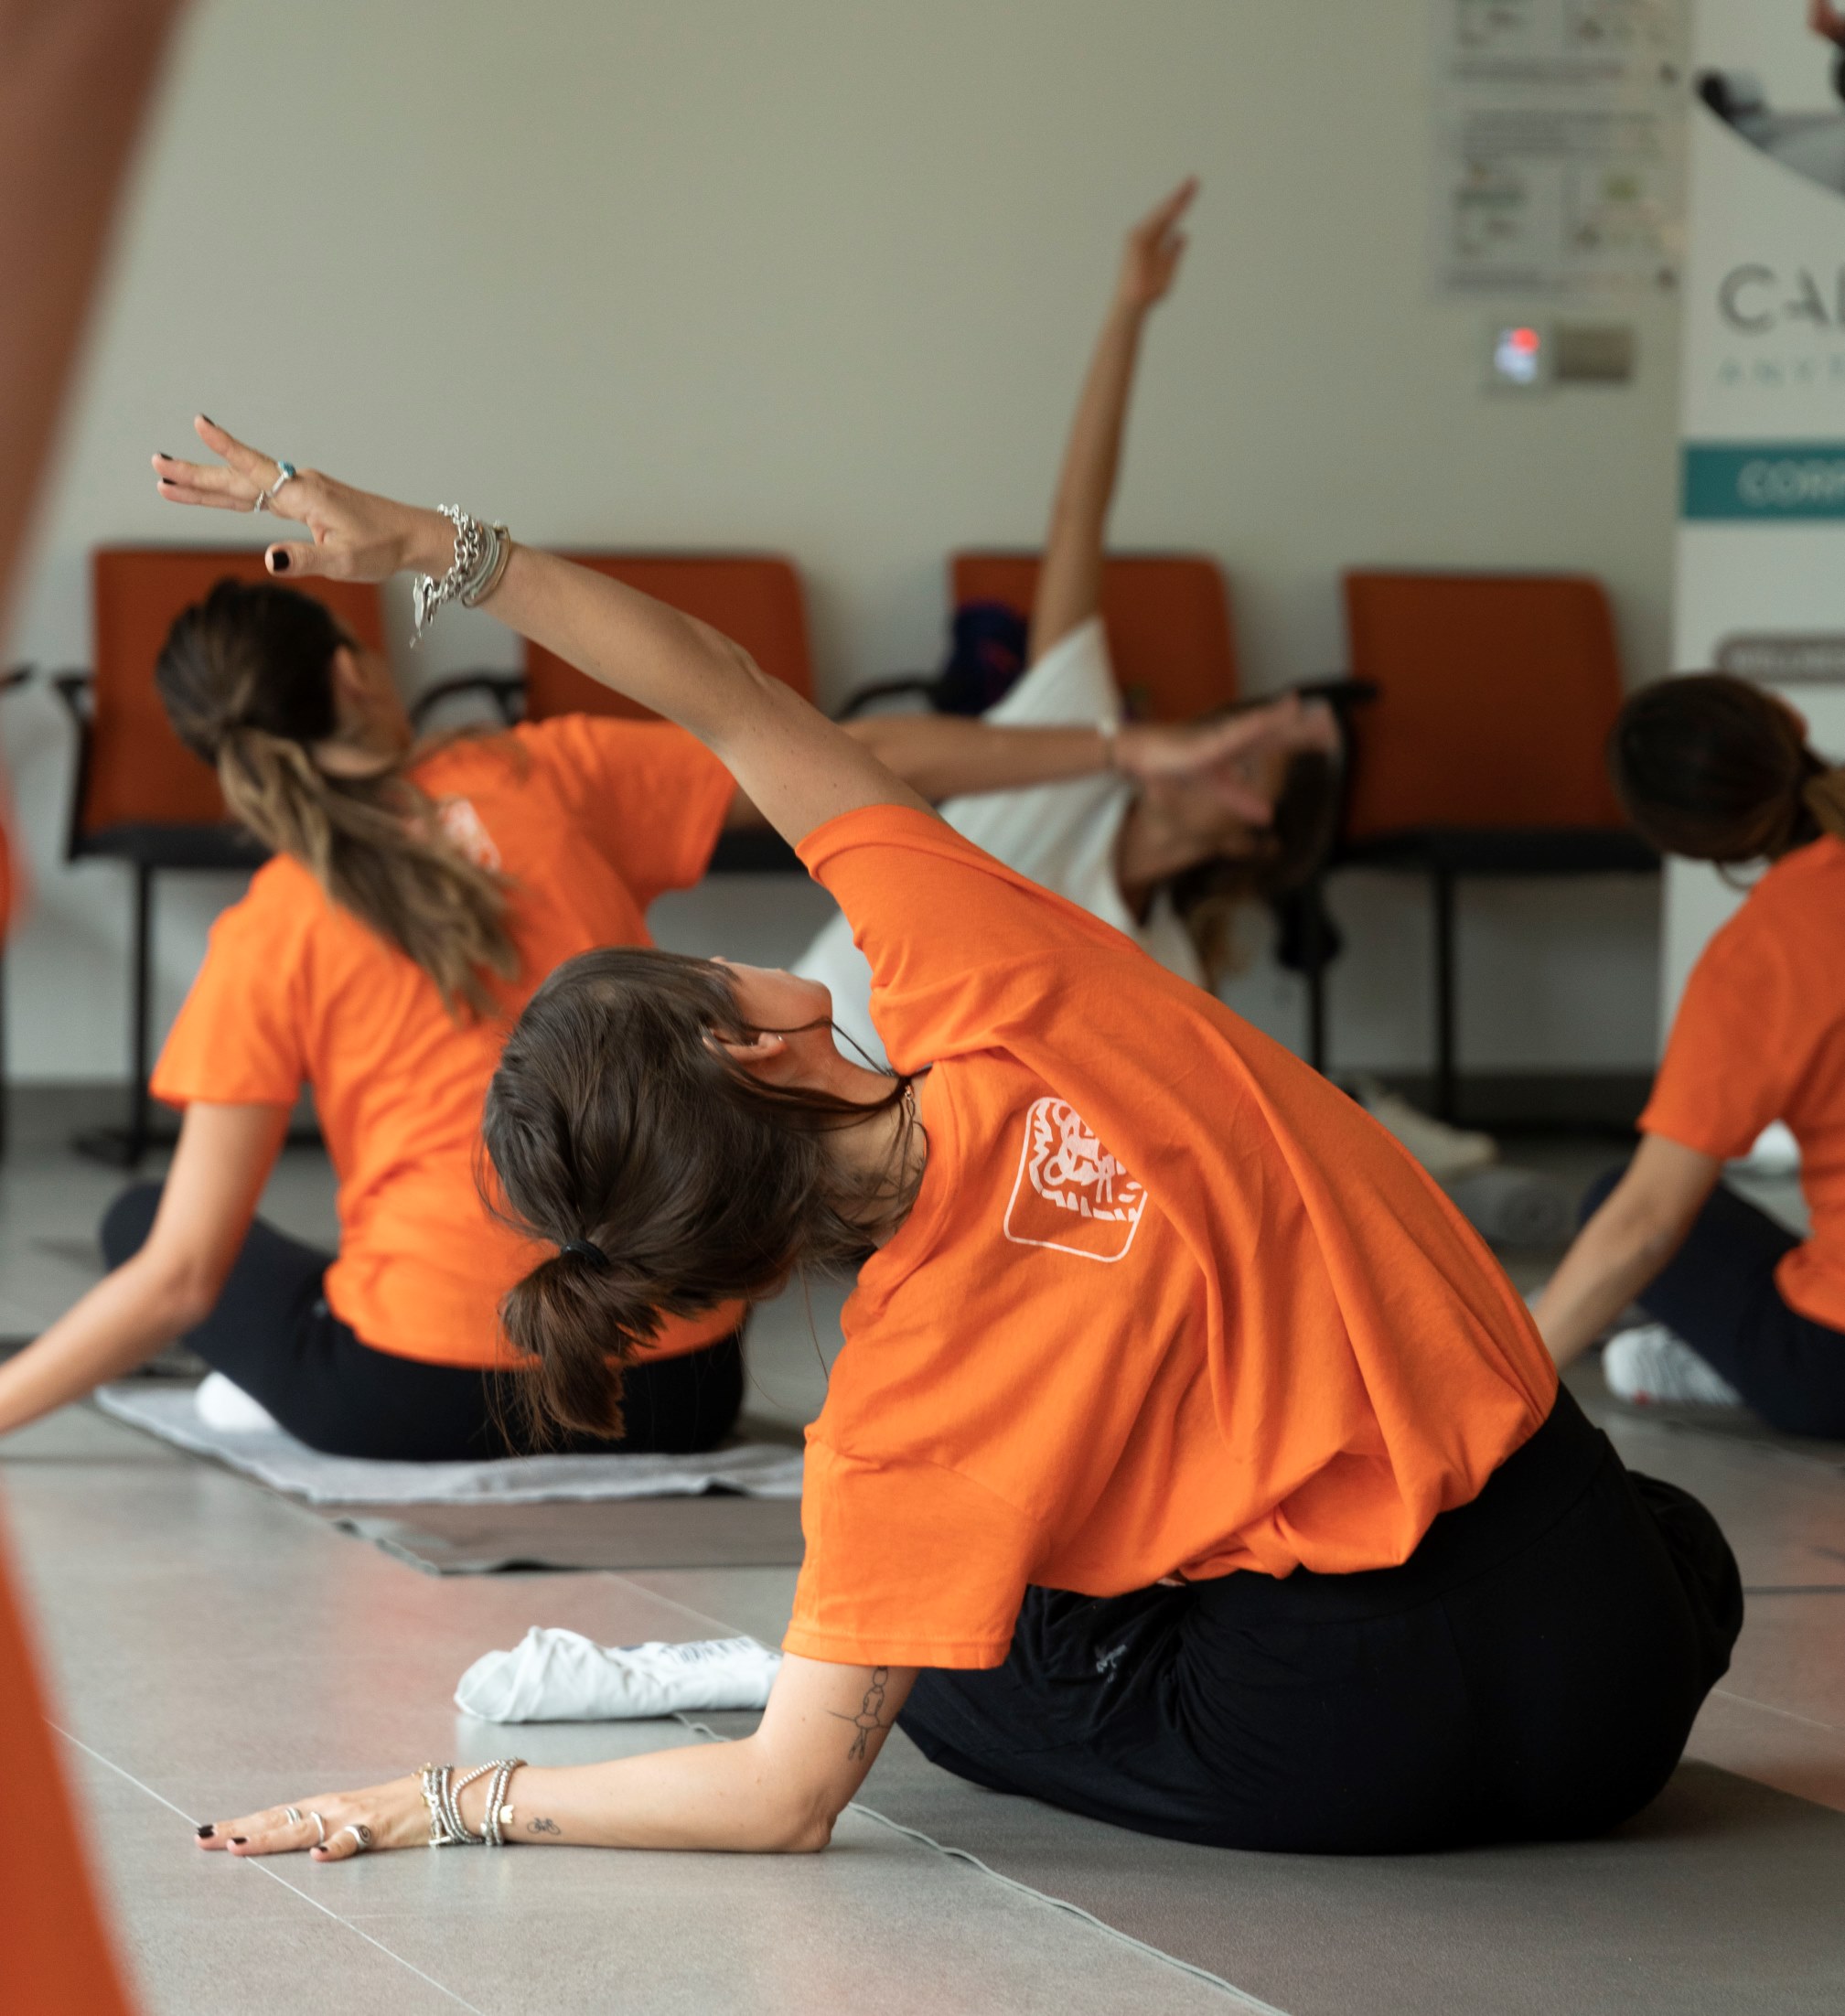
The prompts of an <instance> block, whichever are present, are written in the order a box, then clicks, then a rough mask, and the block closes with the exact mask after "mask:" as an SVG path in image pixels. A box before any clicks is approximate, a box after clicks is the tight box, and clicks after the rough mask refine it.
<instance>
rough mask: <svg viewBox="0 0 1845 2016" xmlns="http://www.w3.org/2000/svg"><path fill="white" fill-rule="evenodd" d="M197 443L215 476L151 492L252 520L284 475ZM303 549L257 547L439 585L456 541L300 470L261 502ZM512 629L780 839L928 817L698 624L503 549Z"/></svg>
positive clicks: (274, 564) (168, 479) (422, 520)
mask: <svg viewBox="0 0 1845 2016" xmlns="http://www.w3.org/2000/svg"><path fill="white" fill-rule="evenodd" d="M194 426H195V428H196V430H197V432H198V438H199V439H200V440H201V441H202V442H203V443H204V444H205V445H206V446H207V447H208V448H209V449H210V450H211V452H212V453H213V454H214V455H216V456H220V457H221V458H222V466H213V465H209V464H198V463H191V462H184V461H179V460H177V459H176V458H173V457H170V456H155V458H154V467H155V473H156V477H158V478H159V483H160V494H161V495H162V496H163V497H164V498H166V499H167V500H168V501H169V502H172V503H177V504H197V505H208V506H211V507H213V508H215V509H220V510H242V511H248V510H250V509H252V507H253V505H254V503H255V500H256V499H257V497H258V495H259V494H260V493H262V492H263V491H264V490H265V489H267V488H269V487H270V486H272V485H275V484H276V479H277V477H278V476H279V475H280V470H281V465H280V464H278V463H277V462H276V461H275V460H274V458H273V457H271V456H266V455H263V454H262V453H260V452H259V451H258V450H256V449H254V448H252V447H249V446H247V445H245V444H244V443H242V442H241V441H238V440H236V439H235V438H234V437H233V436H232V435H231V434H227V433H226V432H225V431H224V429H223V428H221V427H220V426H218V425H217V424H215V423H214V422H212V421H210V420H208V419H206V418H205V417H204V416H203V415H201V416H200V417H199V418H198V420H197V421H195V422H194ZM274 508H275V509H276V510H277V511H278V512H279V513H281V514H282V515H284V516H285V517H288V518H292V519H295V520H297V521H299V522H300V523H302V524H305V525H306V527H307V529H308V531H310V533H311V534H312V535H313V536H312V538H311V539H310V540H305V541H296V542H278V543H277V544H274V545H273V546H271V547H270V549H269V553H268V559H269V568H270V572H271V573H272V574H275V575H277V576H278V577H280V578H282V579H284V580H291V581H292V580H294V579H295V578H296V577H297V576H301V575H308V574H318V575H323V576H326V577H327V578H328V579H331V580H335V581H384V580H387V579H388V578H389V577H390V576H391V575H392V574H398V573H401V572H403V571H406V570H410V571H414V572H416V573H420V574H433V575H434V576H436V577H437V578H438V579H439V578H440V577H441V576H442V575H444V574H446V573H447V572H448V570H449V567H450V565H451V564H452V563H453V561H454V558H455V528H454V527H453V526H452V525H451V524H450V523H449V521H448V520H446V519H445V518H444V517H443V516H442V515H441V513H440V512H438V511H433V510H425V509H418V508H416V507H414V506H411V505H405V504H397V503H393V502H392V500H391V499H388V498H382V497H376V496H373V495H372V494H370V492H368V491H365V490H357V489H353V488H351V487H350V486H349V485H347V484H344V483H338V482H336V481H334V479H333V478H332V477H326V476H322V475H320V474H319V473H318V472H317V471H315V470H311V469H304V470H302V471H301V472H300V474H299V475H297V476H295V477H292V478H288V479H286V480H284V481H282V482H281V483H280V485H279V492H278V494H276V495H275V496H274ZM488 606H490V608H491V611H492V613H493V614H494V615H495V616H496V617H499V619H500V621H501V622H503V623H505V624H506V625H507V626H508V627H510V628H511V629H514V630H517V631H518V632H519V633H520V635H521V636H523V637H529V638H531V639H532V641H533V642H534V643H537V644H541V645H542V646H543V647H544V648H545V649H547V650H550V651H552V652H555V653H556V655H557V656H558V657H559V658H562V659H565V660H567V661H568V662H569V663H570V664H573V665H574V666H576V667H577V668H578V669H579V670H582V671H585V672H586V673H588V675H589V676H590V677H591V678H592V679H595V680H598V681H601V682H602V684H603V685H605V686H608V687H612V688H613V689H614V690H615V691H616V692H619V693H625V694H626V695H627V696H628V698H629V699H630V700H636V701H638V702H640V703H641V704H642V705H643V706H645V707H650V708H652V709H653V710H654V712H655V713H661V714H664V715H665V716H666V717H667V719H668V720H669V721H675V722H677V723H678V724H680V725H681V727H682V728H686V729H688V730H690V732H691V733H692V734H693V735H696V736H697V737H698V739H699V740H700V741H701V742H703V744H704V745H706V746H707V747H708V748H709V749H711V750H712V752H713V754H714V755H715V756H717V757H718V758H719V759H720V761H722V762H723V763H724V767H726V768H727V769H728V770H729V771H730V773H731V775H732V776H733V777H735V779H736V780H737V782H738V784H739V785H741V786H742V788H743V789H744V790H745V792H746V794H747V795H748V797H749V798H750V799H751V800H752V802H753V803H754V804H755V805H756V807H757V808H758V809H759V810H760V811H761V812H762V815H763V817H764V818H765V819H767V820H768V822H769V824H770V825H771V826H773V827H774V828H775V829H776V831H778V832H779V833H780V834H781V835H782V836H783V838H784V839H786V840H788V841H789V842H799V841H802V840H804V839H805V838H806V837H807V835H808V834H809V833H810V832H811V831H813V829H814V828H815V827H816V826H819V825H821V824H823V823H824V822H825V821H826V820H829V819H831V818H834V817H835V816H837V815H838V814H839V813H841V812H849V811H853V810H857V809H858V808H859V807H860V806H864V805H885V804H894V805H908V806H915V807H917V808H918V809H919V810H928V806H927V804H926V802H925V801H924V799H921V798H920V797H919V796H918V795H917V793H916V792H915V791H913V790H911V789H910V788H909V787H908V786H907V785H906V784H904V783H903V782H902V781H901V780H900V779H898V778H897V777H894V776H893V775H892V774H891V772H890V771H888V770H887V769H885V767H884V766H883V764H881V763H880V762H879V761H878V760H877V758H876V757H875V756H874V755H873V754H872V753H871V752H870V750H868V749H867V748H865V747H864V745H862V744H860V743H858V742H856V741H854V740H853V737H852V736H851V735H846V734H845V733H844V732H843V731H842V730H841V729H840V728H837V727H835V726H834V725H833V724H832V723H831V722H830V721H828V720H827V719H826V717H825V716H824V715H823V714H821V713H817V712H816V711H815V710H814V709H813V708H812V707H810V706H809V705H808V703H807V702H806V701H804V700H802V699H801V698H800V697H799V695H798V694H796V693H794V692H790V691H789V690H788V687H786V686H784V685H782V684H781V683H780V681H778V680H773V679H770V678H769V677H768V676H767V674H766V673H764V672H763V671H761V670H758V669H757V667H756V664H755V663H754V661H753V660H752V659H750V657H749V655H748V653H747V652H746V651H745V650H744V649H742V648H741V647H740V646H738V645H735V644H733V643H732V642H731V641H730V639H729V638H725V637H723V636H721V635H720V634H719V633H718V632H717V631H716V630H713V629H712V628H711V627H710V626H709V625H707V624H703V623H700V622H698V621H697V620H696V619H695V618H693V617H689V616H683V615H681V613H680V612H679V611H678V610H676V609H671V608H669V607H668V606H666V605H665V604H664V603H661V602H656V601H654V600H653V599H652V598H651V597H650V596H648V595H641V594H638V592H637V591H636V590H634V589H632V588H628V587H624V586H623V585H622V584H621V583H620V582H618V581H611V580H609V579H608V578H607V577H606V575H604V574H593V573H591V571H590V570H589V569H588V568H586V567H579V566H575V565H574V564H573V563H571V562H569V561H567V560H560V559H558V558H557V557H556V555H554V554H552V553H545V552H538V551H536V550H535V549H534V548H532V547H530V546H515V547H514V549H513V552H512V555H511V558H510V562H509V563H508V564H507V568H506V572H505V574H504V575H503V576H502V577H501V580H500V583H499V587H498V588H497V589H496V590H495V592H494V595H493V597H492V601H491V603H490V605H488Z"/></svg>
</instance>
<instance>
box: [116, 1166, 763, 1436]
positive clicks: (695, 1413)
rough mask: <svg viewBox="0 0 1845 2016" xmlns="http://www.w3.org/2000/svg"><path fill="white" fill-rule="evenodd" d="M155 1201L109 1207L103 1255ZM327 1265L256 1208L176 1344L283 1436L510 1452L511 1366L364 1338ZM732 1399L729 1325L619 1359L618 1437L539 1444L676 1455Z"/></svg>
mask: <svg viewBox="0 0 1845 2016" xmlns="http://www.w3.org/2000/svg"><path fill="white" fill-rule="evenodd" d="M159 1202H160V1186H159V1185H157V1184H152V1183H142V1184H136V1185H134V1188H133V1189H130V1190H126V1191H124V1192H123V1194H122V1196H119V1197H117V1198H116V1200H115V1202H114V1203H113V1205H111V1206H110V1207H109V1210H108V1212H107V1213H106V1215H105V1216H104V1217H103V1220H102V1257H103V1260H105V1261H106V1263H107V1264H108V1265H109V1266H111V1267H119V1266H121V1264H122V1262H123V1260H126V1259H128V1257H129V1256H130V1255H131V1254H132V1253H135V1252H138V1251H139V1250H140V1248H141V1246H142V1244H143V1243H144V1241H145V1239H146V1238H147V1234H148V1231H149V1229H150V1228H151V1227H152V1226H153V1223H154V1213H155V1210H156V1207H157V1206H158V1205H159ZM331 1264H332V1258H331V1256H330V1255H329V1254H327V1253H322V1252H319V1251H317V1250H316V1249H315V1248H313V1247H311V1246H304V1245H302V1244H301V1242H300V1241H299V1240H298V1239H289V1238H287V1237H286V1236H285V1235H284V1233H281V1232H278V1231H277V1230H276V1229H275V1228H274V1226H272V1225H266V1224H265V1223H264V1222H263V1220H262V1219H261V1218H258V1219H257V1220H256V1221H255V1223H254V1224H252V1227H251V1228H250V1234H249V1237H248V1238H247V1239H245V1240H244V1242H243V1250H242V1251H241V1253H240V1254H239V1255H238V1256H237V1260H236V1263H235V1265H234V1266H233V1267H232V1268H231V1273H230V1277H229V1279H228V1280H227V1281H225V1283H224V1288H223V1292H221V1293H220V1296H219V1298H218V1304H217V1306H216V1308H214V1309H213V1310H212V1312H211V1314H209V1316H208V1317H207V1318H206V1319H205V1321H204V1322H203V1323H202V1324H199V1325H198V1328H197V1329H196V1330H193V1331H189V1332H188V1334H187V1336H186V1339H185V1342H186V1343H187V1344H188V1346H190V1347H191V1348H192V1349H193V1350H194V1351H196V1352H197V1353H198V1356H199V1357H201V1358H203V1359H204V1360H205V1362H206V1363H207V1364H208V1365H209V1366H211V1367H214V1369H216V1370H218V1371H220V1372H222V1373H223V1374H224V1376H225V1377H226V1378H229V1379H230V1380H231V1381H232V1383H233V1384H235V1385H237V1386H241V1388H242V1389H243V1390H244V1391H245V1392H246V1393H248V1394H249V1395H250V1396H251V1397H252V1399H258V1400H261V1401H262V1403H263V1406H264V1407H266V1408H267V1409H268V1410H269V1411H270V1412H271V1413H272V1414H274V1417H275V1419H276V1420H277V1421H280V1422H281V1424H282V1426H283V1427H284V1428H285V1429H287V1431H288V1432H289V1433H290V1434H291V1435H295V1436H297V1437H298V1438H299V1439H300V1440H301V1441H302V1442H306V1443H307V1445H308V1446H309V1448H311V1449H318V1450H320V1451H321V1452H323V1453H325V1454H327V1455H330V1456H378V1457H385V1458H391V1459H395V1460H398V1461H401V1462H410V1463H447V1462H463V1461H471V1460H474V1459H477V1458H479V1457H484V1456H504V1455H508V1454H513V1453H517V1451H516V1450H515V1449H514V1448H513V1447H512V1446H511V1445H510V1442H509V1440H508V1433H509V1431H508V1429H507V1428H506V1427H505V1426H502V1423H503V1422H506V1423H517V1422H518V1421H519V1419H520V1411H519V1407H518V1404H517V1399H518V1396H517V1378H518V1375H517V1374H499V1375H494V1374H490V1373H488V1372H484V1371H476V1370H473V1369H471V1368H469V1367H464V1366H453V1365H431V1364H428V1363H426V1362H424V1360H422V1359H419V1358H405V1357H396V1356H394V1355H393V1354H392V1353H391V1352H389V1351H377V1350H374V1349H373V1348H372V1347H371V1346H370V1345H369V1344H366V1343H364V1342H363V1341H362V1340H361V1339H360V1338H359V1337H358V1336H357V1335H355V1334H354V1333H353V1332H352V1331H351V1330H350V1329H349V1328H348V1327H347V1325H346V1324H343V1323H342V1322H340V1320H339V1318H338V1316H336V1315H335V1314H333V1312H332V1311H331V1310H330V1309H329V1308H328V1307H327V1301H326V1298H325V1296H324V1295H323V1294H322V1292H321V1283H322V1280H323V1278H324V1276H325V1275H326V1272H327V1268H328V1267H329V1266H330V1265H331ZM496 1388H497V1389H498V1390H496ZM742 1403H743V1347H742V1339H741V1333H738V1334H737V1335H732V1336H728V1337H724V1338H721V1339H719V1340H718V1342H716V1343H715V1344H709V1345H706V1346H703V1348H702V1349H700V1350H696V1351H688V1352H685V1353H684V1354H683V1355H682V1356H681V1357H672V1358H660V1359H658V1360H656V1361H655V1362H653V1363H652V1364H641V1365H631V1366H629V1367H628V1368H627V1370H626V1372H625V1373H624V1375H623V1378H622V1411H623V1414H624V1417H625V1419H626V1422H627V1432H626V1433H625V1434H624V1435H623V1436H622V1438H621V1440H620V1441H618V1442H609V1441H604V1440H600V1439H598V1438H596V1437H595V1436H589V1435H572V1436H566V1437H564V1438H563V1439H561V1440H559V1441H557V1442H552V1443H549V1444H547V1446H548V1447H549V1448H552V1449H553V1450H558V1451H563V1452H567V1453H592V1452H597V1451H608V1452H623V1453H629V1454H634V1453H641V1452H646V1451H656V1452H661V1453H670V1454H675V1455H682V1454H687V1453H691V1452H693V1451H696V1450H703V1449H711V1448H714V1447H715V1446H716V1445H717V1443H719V1442H722V1441H723V1440H724V1437H725V1436H726V1435H727V1434H729V1432H731V1429H732V1428H733V1427H734V1426H735V1421H736V1416H737V1410H738V1408H739V1407H740V1406H741V1405H742Z"/></svg>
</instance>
